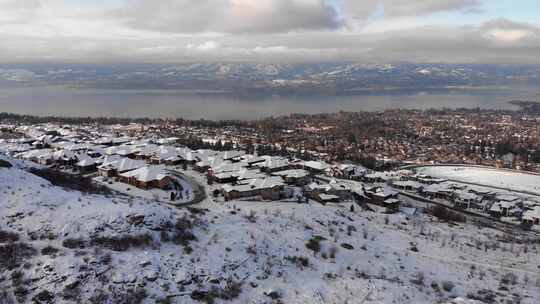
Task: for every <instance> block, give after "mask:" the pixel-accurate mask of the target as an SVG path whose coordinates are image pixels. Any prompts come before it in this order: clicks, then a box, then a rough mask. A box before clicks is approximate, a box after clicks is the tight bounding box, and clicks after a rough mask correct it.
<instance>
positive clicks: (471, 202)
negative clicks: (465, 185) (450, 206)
mask: <svg viewBox="0 0 540 304" xmlns="http://www.w3.org/2000/svg"><path fill="white" fill-rule="evenodd" d="M452 200H453V202H454V207H457V208H462V209H469V208H471V206H477V205H478V204H479V203H480V202H481V201H482V197H480V196H478V195H476V194H474V193H471V192H468V191H464V190H458V191H455V192H454V195H453V196H452Z"/></svg>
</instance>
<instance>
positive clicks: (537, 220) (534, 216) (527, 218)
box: [521, 206, 540, 225]
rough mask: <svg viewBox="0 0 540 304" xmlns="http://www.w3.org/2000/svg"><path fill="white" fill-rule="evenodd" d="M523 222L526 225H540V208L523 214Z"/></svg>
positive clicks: (537, 207)
mask: <svg viewBox="0 0 540 304" xmlns="http://www.w3.org/2000/svg"><path fill="white" fill-rule="evenodd" d="M521 221H522V222H523V223H524V224H526V225H540V206H534V207H533V208H531V209H529V210H526V211H525V212H523V216H522V217H521Z"/></svg>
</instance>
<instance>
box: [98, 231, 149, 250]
mask: <svg viewBox="0 0 540 304" xmlns="http://www.w3.org/2000/svg"><path fill="white" fill-rule="evenodd" d="M153 242H154V240H153V238H152V236H151V235H150V234H141V235H125V236H120V237H98V238H95V239H93V240H92V241H91V245H93V246H98V247H102V248H107V249H111V250H114V251H126V250H128V249H131V248H146V247H150V246H151V245H152V244H153Z"/></svg>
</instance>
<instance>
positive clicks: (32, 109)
mask: <svg viewBox="0 0 540 304" xmlns="http://www.w3.org/2000/svg"><path fill="white" fill-rule="evenodd" d="M539 92H540V88H537V87H510V88H490V89H465V90H462V89H455V90H432V91H405V92H404V91H393V92H378V93H369V94H368V93H363V94H357V95H354V96H314V97H312V96H283V97H280V96H267V97H255V96H254V97H247V98H246V97H243V98H238V97H235V96H232V94H226V93H195V92H189V91H174V90H101V89H70V88H65V87H31V88H0V112H13V113H21V114H33V115H60V116H109V117H111V116H115V117H162V118H175V117H183V118H188V119H199V118H206V119H254V118H260V117H266V116H271V115H281V114H289V113H324V112H336V111H340V110H343V111H375V110H384V109H392V108H415V109H427V108H445V107H446V108H457V107H466V108H476V107H480V108H485V109H515V107H514V106H512V105H510V104H508V101H509V100H512V99H531V98H538V96H537V94H538V93H539Z"/></svg>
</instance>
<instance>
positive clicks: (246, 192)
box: [221, 176, 285, 200]
mask: <svg viewBox="0 0 540 304" xmlns="http://www.w3.org/2000/svg"><path fill="white" fill-rule="evenodd" d="M284 186H285V184H284V183H283V179H282V178H281V177H279V176H271V177H265V178H260V179H253V180H249V182H248V183H245V184H239V185H223V186H222V187H221V192H222V193H223V196H224V197H225V199H226V200H231V199H238V198H242V197H252V196H261V197H262V198H263V199H265V200H279V199H280V198H281V194H282V192H283V188H284Z"/></svg>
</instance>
